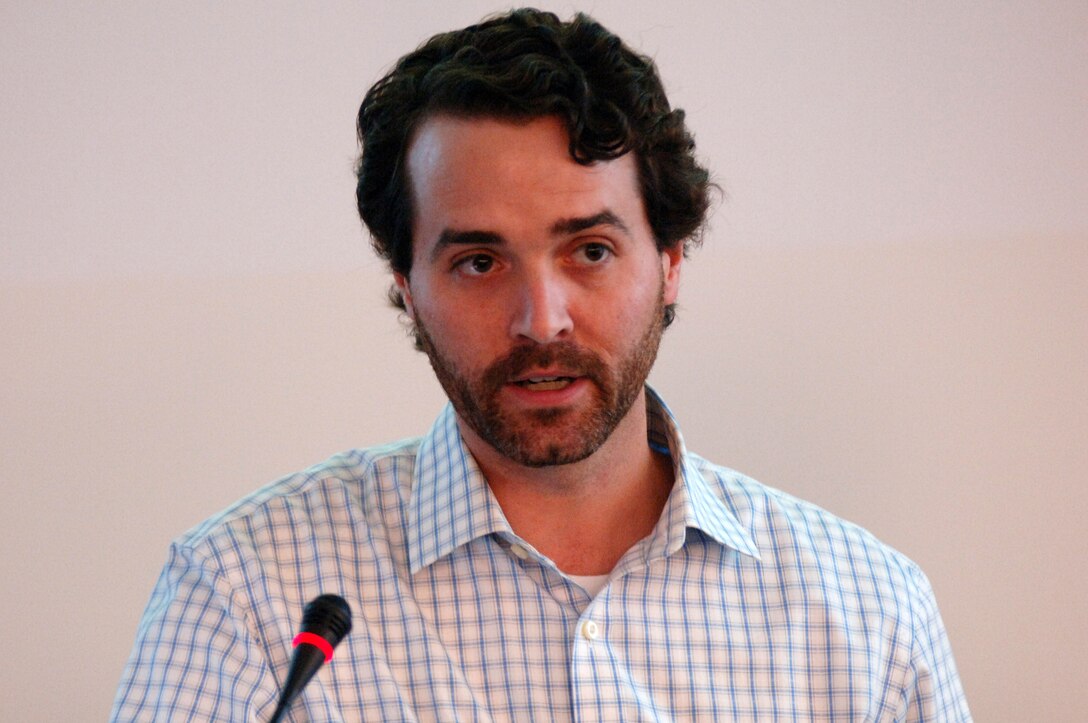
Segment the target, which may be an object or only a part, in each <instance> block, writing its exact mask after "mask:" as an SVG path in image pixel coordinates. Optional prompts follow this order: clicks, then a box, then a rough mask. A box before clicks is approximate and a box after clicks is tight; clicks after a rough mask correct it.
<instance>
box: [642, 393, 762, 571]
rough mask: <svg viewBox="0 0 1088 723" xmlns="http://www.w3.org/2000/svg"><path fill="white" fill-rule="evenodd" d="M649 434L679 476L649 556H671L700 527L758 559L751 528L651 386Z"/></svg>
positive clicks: (650, 544)
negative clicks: (704, 469)
mask: <svg viewBox="0 0 1088 723" xmlns="http://www.w3.org/2000/svg"><path fill="white" fill-rule="evenodd" d="M646 414H647V427H648V430H647V435H648V437H649V440H650V445H651V446H652V447H654V448H656V449H659V450H660V451H667V452H668V454H669V456H670V457H672V460H673V466H674V469H675V471H676V481H675V482H674V484H673V488H672V492H671V493H670V494H669V499H668V501H667V502H666V503H665V509H664V510H663V511H662V513H661V519H660V520H659V521H658V524H657V526H656V527H655V528H654V531H653V532H652V533H651V534H650V537H649V538H647V540H646V542H647V547H646V550H647V557H658V556H664V555H671V554H672V553H674V552H676V551H677V550H679V549H680V547H681V546H683V544H684V542H685V541H686V540H687V531H688V530H689V529H697V530H699V531H701V532H702V533H703V534H705V535H707V536H708V537H710V538H712V539H714V540H716V541H717V542H719V543H720V544H722V545H725V546H727V547H731V548H733V549H735V550H737V551H738V552H742V553H744V554H746V555H751V556H752V557H754V558H756V559H759V548H758V547H756V542H755V540H754V539H753V538H752V535H751V533H750V532H749V531H748V529H747V528H745V527H744V525H742V524H741V522H740V520H738V519H737V516H736V515H735V514H733V512H732V510H730V508H729V506H728V504H727V503H726V500H725V497H726V492H725V490H724V489H723V488H722V485H721V484H720V483H719V482H718V480H717V478H716V477H711V478H710V480H709V481H708V480H707V478H706V477H705V476H704V475H703V472H702V470H701V469H700V467H701V466H702V465H701V464H700V462H701V461H702V460H700V459H699V458H698V457H696V456H695V455H692V454H689V453H688V451H687V448H686V447H685V445H684V437H683V435H682V434H680V427H679V426H678V425H677V423H676V418H675V417H674V416H673V414H672V412H671V411H670V410H669V407H668V406H667V405H666V404H665V402H664V400H662V399H661V397H660V396H659V395H658V394H657V392H655V391H654V390H653V389H651V388H650V387H649V386H647V387H646Z"/></svg>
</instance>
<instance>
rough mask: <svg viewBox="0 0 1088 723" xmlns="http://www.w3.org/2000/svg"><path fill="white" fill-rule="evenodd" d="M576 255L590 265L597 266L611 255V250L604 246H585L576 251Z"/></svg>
mask: <svg viewBox="0 0 1088 723" xmlns="http://www.w3.org/2000/svg"><path fill="white" fill-rule="evenodd" d="M578 254H579V255H580V256H581V257H582V258H583V259H584V260H585V261H587V262H589V263H591V264H599V263H601V262H602V261H604V260H606V259H607V258H608V257H609V256H611V255H612V249H610V248H608V247H607V246H605V245H604V244H596V243H594V244H586V245H585V246H582V247H581V248H579V249H578Z"/></svg>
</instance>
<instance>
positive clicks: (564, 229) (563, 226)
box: [431, 209, 630, 261]
mask: <svg viewBox="0 0 1088 723" xmlns="http://www.w3.org/2000/svg"><path fill="white" fill-rule="evenodd" d="M595 226H612V227H613V228H616V229H619V230H620V231H622V232H623V233H630V231H629V230H628V229H627V224H625V223H624V222H623V221H622V220H621V219H620V217H619V216H617V215H616V214H614V213H613V212H612V211H609V210H608V209H605V210H604V211H601V212H600V213H595V214H593V215H592V216H576V217H574V218H561V219H559V220H558V221H556V222H555V223H553V224H552V226H551V228H550V229H548V231H549V232H550V233H551V235H552V236H564V235H567V234H574V233H578V232H580V231H585V230H587V229H591V228H594V227H595ZM504 243H506V239H505V238H504V237H503V235H502V234H499V233H495V232H494V231H457V230H454V229H450V228H447V229H443V230H442V233H440V234H439V235H438V240H437V241H436V242H435V244H434V247H433V248H432V249H431V260H432V261H434V260H436V259H437V258H438V257H439V256H440V255H441V254H442V252H443V250H445V249H446V248H447V247H449V246H501V245H502V244H504Z"/></svg>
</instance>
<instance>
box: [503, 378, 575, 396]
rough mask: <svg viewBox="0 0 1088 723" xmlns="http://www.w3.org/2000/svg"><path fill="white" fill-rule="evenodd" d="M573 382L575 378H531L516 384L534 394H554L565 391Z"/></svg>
mask: <svg viewBox="0 0 1088 723" xmlns="http://www.w3.org/2000/svg"><path fill="white" fill-rule="evenodd" d="M573 382H574V377H529V378H528V379H522V380H521V381H518V382H514V383H515V384H517V385H518V386H519V387H521V388H522V389H528V390H529V391H533V392H554V391H556V390H558V389H565V388H566V387H568V386H570V385H571V383H573Z"/></svg>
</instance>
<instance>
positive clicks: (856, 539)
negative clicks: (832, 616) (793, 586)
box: [690, 455, 933, 619]
mask: <svg viewBox="0 0 1088 723" xmlns="http://www.w3.org/2000/svg"><path fill="white" fill-rule="evenodd" d="M690 456H691V458H692V462H693V463H694V465H695V466H696V468H697V469H698V470H699V472H700V474H701V475H702V477H703V479H704V480H705V481H706V483H707V484H708V485H709V486H710V487H711V489H712V490H713V491H714V493H715V494H716V495H717V496H718V498H719V499H720V500H721V502H722V503H723V504H724V505H725V506H726V507H727V508H728V509H729V510H730V512H732V514H733V515H734V516H735V517H736V518H737V520H738V522H739V523H740V525H741V526H742V527H743V528H745V529H746V530H748V531H749V533H750V534H751V536H752V538H753V540H754V541H755V542H756V545H757V547H758V549H759V553H760V557H761V561H760V565H761V567H762V568H763V570H764V571H765V572H766V571H770V570H773V571H775V572H776V573H777V574H778V575H780V576H781V575H794V576H796V577H797V578H798V579H799V580H800V581H803V582H804V583H805V584H806V586H807V587H808V588H809V589H810V590H816V591H817V592H818V594H821V595H824V596H827V597H829V598H835V597H838V598H840V599H843V600H846V599H858V600H862V601H871V602H872V603H873V606H874V607H879V608H880V609H882V610H884V611H886V612H887V611H890V610H892V609H895V610H896V611H897V612H898V614H900V615H901V616H903V617H905V618H908V619H909V618H912V617H915V615H917V614H919V613H921V612H922V610H920V609H917V610H916V609H915V608H922V607H924V608H929V607H930V606H931V605H932V602H931V601H932V595H933V594H932V591H931V589H930V585H929V581H928V580H927V579H926V577H925V575H924V574H923V573H922V571H921V569H920V568H919V567H918V565H917V564H916V563H915V562H914V561H913V560H911V559H910V558H909V557H907V555H905V554H903V553H902V552H900V551H899V550H897V549H895V548H893V547H892V546H890V545H888V544H886V543H884V542H882V541H881V540H879V539H878V538H877V537H876V536H875V535H873V534H872V533H871V532H869V531H868V530H867V529H865V528H864V527H862V526H861V525H858V524H855V523H853V522H850V521H848V520H845V519H843V518H841V517H839V516H838V515H835V514H833V513H832V512H829V511H828V510H826V509H824V508H822V507H820V506H819V505H816V504H814V503H812V502H808V501H806V500H803V499H800V498H798V497H795V496H794V495H791V494H789V493H787V492H784V491H783V490H781V489H777V488H774V487H771V486H768V485H766V484H763V483H761V482H759V481H756V480H754V479H752V478H751V477H748V476H746V475H744V474H741V473H740V472H737V471H736V470H733V469H730V468H728V467H723V466H721V465H717V464H713V463H711V462H709V461H707V460H705V459H703V458H701V457H698V456H697V455H690ZM927 612H928V610H927Z"/></svg>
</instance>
